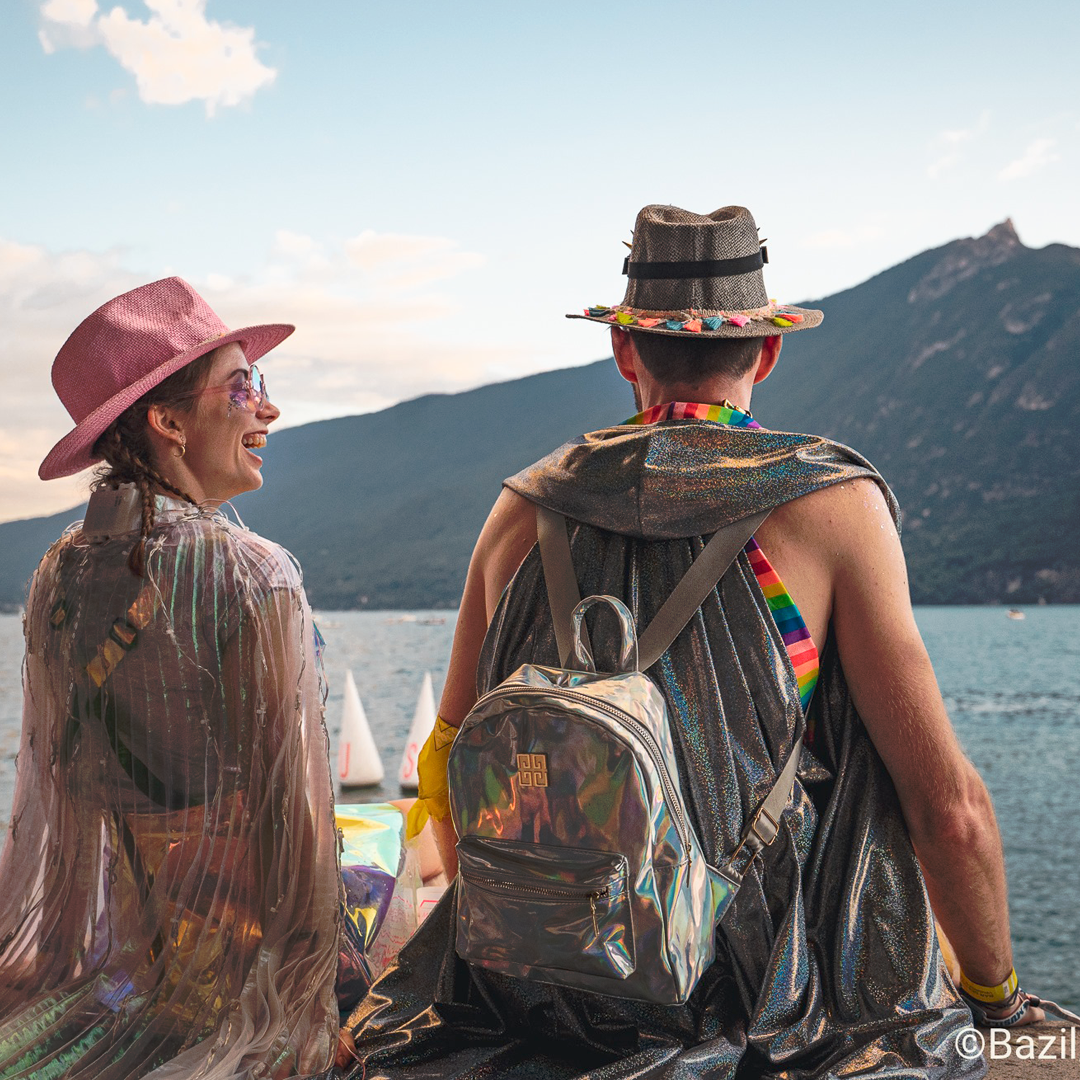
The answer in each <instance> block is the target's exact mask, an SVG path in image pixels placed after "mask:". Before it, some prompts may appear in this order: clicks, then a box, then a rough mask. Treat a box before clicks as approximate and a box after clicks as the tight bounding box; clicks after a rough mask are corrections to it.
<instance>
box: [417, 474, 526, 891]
mask: <svg viewBox="0 0 1080 1080" xmlns="http://www.w3.org/2000/svg"><path fill="white" fill-rule="evenodd" d="M535 543H536V510H535V508H534V507H533V505H532V503H530V502H528V501H527V500H526V499H523V498H522V497H521V496H520V495H516V494H514V492H512V491H511V490H510V489H509V488H503V490H502V494H501V495H500V496H499V498H498V499H497V500H496V502H495V505H494V506H493V507H492V509H491V513H490V514H489V515H488V519H487V521H486V522H485V524H484V528H483V529H482V530H481V532H480V538H479V539H478V540H477V541H476V547H475V548H474V549H473V554H472V559H471V561H470V563H469V573H468V576H467V577H466V579H465V591H464V593H463V594H462V597H461V607H460V608H459V609H458V619H457V626H456V628H455V630H454V646H453V649H452V650H451V653H450V664H449V666H448V668H447V671H446V682H445V684H444V686H443V693H442V698H441V699H440V701H439V715H440V716H441V717H442V718H443V719H444V720H445V721H446V722H447V723H448V724H453V725H454V727H458V726H459V725H460V724H461V721H462V720H464V719H465V716H466V714H467V713H468V711H469V710H470V709H471V708H472V707H473V705H475V704H476V666H477V663H478V662H479V660H480V650H481V648H482V647H483V644H484V636H485V634H486V633H487V627H488V623H489V622H490V621H491V616H492V615H493V614H494V613H495V608H496V607H497V606H498V603H499V597H500V596H502V592H503V589H505V588H506V586H507V584H508V583H509V581H510V579H511V578H512V577H513V576H514V574H515V573H516V572H517V568H518V567H519V566H520V565H521V560H522V559H524V558H525V556H526V555H528V553H529V551H530V550H531V549H532V546H533V545H534V544H535ZM433 827H434V830H435V840H436V843H437V844H438V846H439V854H440V855H441V856H442V860H443V866H444V867H445V868H446V875H447V877H449V878H453V876H454V875H455V874H456V873H457V851H456V847H455V845H456V844H457V836H456V834H455V833H454V826H453V824H452V822H451V821H450V819H449V818H446V819H445V820H443V821H436V822H433Z"/></svg>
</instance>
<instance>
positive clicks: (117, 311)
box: [38, 277, 295, 480]
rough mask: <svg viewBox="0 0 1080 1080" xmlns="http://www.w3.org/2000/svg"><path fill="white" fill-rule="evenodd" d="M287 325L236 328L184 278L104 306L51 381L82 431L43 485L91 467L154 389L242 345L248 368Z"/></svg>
mask: <svg viewBox="0 0 1080 1080" xmlns="http://www.w3.org/2000/svg"><path fill="white" fill-rule="evenodd" d="M294 329H295V327H293V326H291V325H289V324H287V323H271V324H267V325H262V326H248V327H245V328H244V329H242V330H230V329H229V328H228V327H227V326H226V325H225V324H224V323H223V322H222V321H221V320H220V319H219V318H218V317H217V315H215V314H214V312H213V310H212V309H211V307H210V305H209V304H207V302H206V301H205V300H204V299H203V298H202V297H201V296H200V295H199V294H198V293H197V292H196V291H195V290H194V289H193V288H192V287H191V286H190V285H189V284H188V283H187V282H186V281H183V280H181V279H180V278H177V277H172V278H165V279H164V280H162V281H153V282H151V283H150V284H149V285H142V286H140V287H139V288H138V289H132V290H131V292H126V293H123V294H122V295H121V296H118V297H116V298H115V299H113V300H110V301H109V302H108V303H107V304H102V306H101V307H99V308H98V309H97V311H95V312H94V313H93V314H92V315H90V316H88V317H87V318H86V319H84V320H83V321H82V322H81V323H79V325H78V326H77V327H76V328H75V330H74V331H73V332H72V334H71V337H69V338H68V339H67V341H65V342H64V345H63V348H61V350H60V351H59V352H58V353H57V354H56V359H55V360H54V361H53V366H52V383H53V387H54V388H55V389H56V393H57V394H58V395H59V397H60V400H61V401H62V402H63V403H64V407H65V408H66V409H67V411H68V412H69V413H70V414H71V418H72V420H74V421H75V428H74V430H73V431H70V432H69V433H68V434H67V435H65V436H64V438H62V439H61V440H60V441H59V442H58V443H57V444H56V445H55V446H54V447H53V448H52V450H50V451H49V453H48V455H47V456H46V458H45V460H44V461H43V462H42V463H41V467H40V468H39V469H38V475H39V476H40V477H41V479H42V480H54V479H56V478H57V477H61V476H71V475H72V474H73V473H77V472H80V471H81V470H82V469H85V468H87V466H89V465H92V464H93V463H94V462H95V461H97V460H99V458H96V457H94V455H93V446H94V443H96V442H97V440H98V439H99V438H100V437H101V436H102V434H104V432H105V430H106V429H107V428H108V427H109V425H110V424H111V423H112V422H113V421H114V420H115V419H116V418H117V417H118V416H120V415H121V414H122V413H123V412H125V410H127V409H128V408H129V407H130V406H132V405H134V404H135V402H136V401H138V400H139V398H141V397H142V396H143V394H145V393H146V392H147V391H148V390H151V389H152V388H153V387H155V386H157V385H158V383H160V382H162V381H163V380H165V379H167V378H168V377H169V376H170V375H172V374H173V373H174V372H176V371H179V370H180V369H181V368H182V367H184V366H186V365H187V364H190V363H191V362H192V360H197V359H198V358H199V357H200V356H204V355H205V354H206V353H208V352H212V351H213V350H214V349H217V348H219V347H220V346H222V345H228V344H229V343H230V342H233V341H238V342H239V343H240V345H241V347H242V348H243V350H244V356H245V357H246V358H247V362H248V363H249V364H253V363H254V362H255V361H256V360H258V359H259V357H260V356H263V355H264V354H266V353H267V352H269V351H270V350H271V349H272V348H274V346H275V345H278V344H280V343H281V342H282V341H284V340H285V338H287V337H288V336H289V335H290V334H291V333H292V332H293V330H294Z"/></svg>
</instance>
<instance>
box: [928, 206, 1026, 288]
mask: <svg viewBox="0 0 1080 1080" xmlns="http://www.w3.org/2000/svg"><path fill="white" fill-rule="evenodd" d="M1023 246H1024V245H1023V244H1022V243H1021V242H1020V237H1019V236H1018V235H1017V233H1016V226H1015V225H1013V222H1012V218H1006V219H1005V220H1004V221H1002V222H1000V223H999V224H997V225H995V226H994V227H993V228H992V229H990V231H989V232H987V233H986V234H985V235H984V236H978V237H968V238H967V239H965V240H955V241H953V243H951V244H949V245H947V246H946V247H944V248H942V249H941V258H940V259H939V261H938V262H937V263H936V264H935V265H934V267H933V268H932V269H931V270H930V271H929V273H927V274H924V275H923V277H922V278H921V279H920V280H919V282H918V283H917V284H916V285H915V286H914V288H912V290H911V292H910V293H908V303H909V304H914V303H917V302H918V301H920V300H937V299H939V298H940V297H942V296H944V295H945V294H946V293H947V292H949V291H950V290H951V289H952V288H954V287H955V286H956V285H957V284H958V283H959V282H961V281H964V280H965V279H967V278H969V277H973V276H974V275H975V274H977V273H979V271H980V270H985V269H986V268H987V267H989V266H1000V265H1001V264H1002V263H1003V262H1006V261H1007V260H1009V259H1010V258H1012V256H1013V255H1015V254H1016V253H1017V252H1018V251H1019V250H1020V249H1021V248H1022V247H1023Z"/></svg>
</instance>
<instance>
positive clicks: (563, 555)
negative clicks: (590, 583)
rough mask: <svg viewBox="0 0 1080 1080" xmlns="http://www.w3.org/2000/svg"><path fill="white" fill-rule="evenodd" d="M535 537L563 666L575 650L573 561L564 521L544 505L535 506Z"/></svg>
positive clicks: (577, 593) (577, 591)
mask: <svg viewBox="0 0 1080 1080" xmlns="http://www.w3.org/2000/svg"><path fill="white" fill-rule="evenodd" d="M536 538H537V540H538V541H539V543H540V561H541V563H543V566H544V586H545V587H546V589H547V598H548V608H549V609H550V610H551V621H552V624H553V625H554V627H555V644H556V645H557V646H558V649H559V665H560V666H561V667H565V666H566V663H567V661H568V660H569V659H570V651H571V650H572V649H573V647H574V634H573V629H572V626H571V622H570V616H571V614H572V613H573V610H574V608H576V607H577V606H578V604H580V603H581V589H580V588H579V587H578V581H577V574H576V573H575V572H574V560H573V559H572V558H571V555H570V538H569V537H568V536H567V535H566V518H564V517H563V516H562V514H559V513H557V512H556V511H554V510H549V509H548V508H547V507H546V506H541V505H540V504H539V503H537V504H536ZM581 634H582V640H583V643H585V644H586V647H588V648H589V651H590V652H591V651H592V649H591V647H589V644H588V642H587V641H586V640H585V639H586V630H585V625H584V623H583V624H582V627H581Z"/></svg>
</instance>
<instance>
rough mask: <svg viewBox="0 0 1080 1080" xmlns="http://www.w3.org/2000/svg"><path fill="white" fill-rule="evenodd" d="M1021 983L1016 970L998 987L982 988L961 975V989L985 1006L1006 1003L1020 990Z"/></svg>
mask: <svg viewBox="0 0 1080 1080" xmlns="http://www.w3.org/2000/svg"><path fill="white" fill-rule="evenodd" d="M1019 986H1020V981H1019V980H1018V979H1017V977H1016V968H1013V969H1012V970H1011V971H1010V972H1009V977H1008V978H1007V979H1006V980H1005V981H1004V982H1003V983H998V985H997V986H980V985H979V984H978V983H976V982H972V981H971V980H970V979H969V978H968V977H967V976H966V975H965V974H964V973H963V972H961V973H960V988H961V989H962V990H963V991H964V993H966V994H969V995H970V996H971V997H973V998H974V999H975V1000H976V1001H981V1002H982V1003H983V1004H984V1005H1000V1004H1002V1003H1003V1002H1006V1001H1008V1000H1009V998H1011V997H1012V996H1013V994H1015V993H1016V991H1017V990H1018V989H1019Z"/></svg>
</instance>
